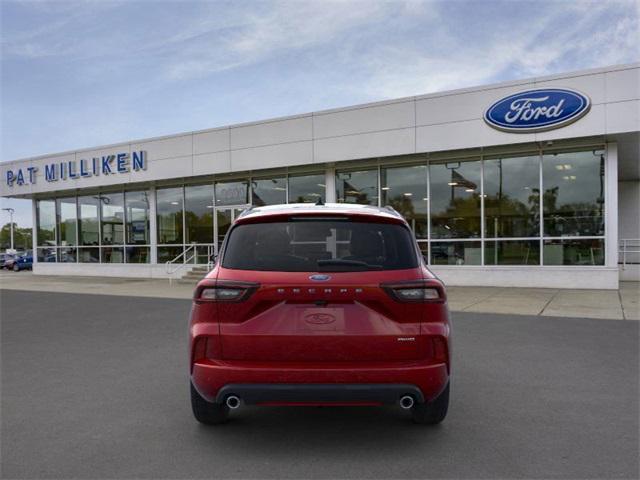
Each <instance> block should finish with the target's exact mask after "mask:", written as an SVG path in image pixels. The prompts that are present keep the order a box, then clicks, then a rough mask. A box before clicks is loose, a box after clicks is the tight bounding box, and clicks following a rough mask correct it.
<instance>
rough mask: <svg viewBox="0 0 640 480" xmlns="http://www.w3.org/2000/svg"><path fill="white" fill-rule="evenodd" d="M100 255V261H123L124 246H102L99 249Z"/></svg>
mask: <svg viewBox="0 0 640 480" xmlns="http://www.w3.org/2000/svg"><path fill="white" fill-rule="evenodd" d="M100 255H101V256H100V261H101V262H102V263H122V262H124V248H122V247H102V248H101V249H100Z"/></svg>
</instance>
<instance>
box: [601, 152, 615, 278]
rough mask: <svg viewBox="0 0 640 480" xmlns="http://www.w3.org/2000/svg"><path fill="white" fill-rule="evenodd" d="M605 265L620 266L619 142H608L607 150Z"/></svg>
mask: <svg viewBox="0 0 640 480" xmlns="http://www.w3.org/2000/svg"><path fill="white" fill-rule="evenodd" d="M604 211H605V222H606V223H605V234H606V239H605V265H606V266H607V267H614V268H617V267H618V144H617V143H615V142H613V143H607V146H606V152H605V201H604Z"/></svg>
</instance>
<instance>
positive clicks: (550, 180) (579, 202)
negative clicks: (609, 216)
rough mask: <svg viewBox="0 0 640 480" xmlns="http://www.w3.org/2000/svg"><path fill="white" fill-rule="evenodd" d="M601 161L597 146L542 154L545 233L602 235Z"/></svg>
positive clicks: (558, 235) (557, 235)
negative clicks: (584, 150)
mask: <svg viewBox="0 0 640 480" xmlns="http://www.w3.org/2000/svg"><path fill="white" fill-rule="evenodd" d="M604 164H605V162H604V154H603V153H602V151H599V150H596V151H587V152H570V153H546V154H544V155H543V158H542V172H543V177H542V180H543V188H544V193H543V197H542V204H543V209H544V213H543V215H544V236H545V237H562V236H598V235H604Z"/></svg>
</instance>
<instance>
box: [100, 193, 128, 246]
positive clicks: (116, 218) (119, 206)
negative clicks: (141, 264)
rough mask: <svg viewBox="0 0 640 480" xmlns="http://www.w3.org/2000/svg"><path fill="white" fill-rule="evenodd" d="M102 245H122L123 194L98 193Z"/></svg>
mask: <svg viewBox="0 0 640 480" xmlns="http://www.w3.org/2000/svg"><path fill="white" fill-rule="evenodd" d="M100 207H101V208H102V212H101V217H100V219H101V222H102V245H122V244H123V243H124V194H123V193H109V194H102V195H100Z"/></svg>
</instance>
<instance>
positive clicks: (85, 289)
mask: <svg viewBox="0 0 640 480" xmlns="http://www.w3.org/2000/svg"><path fill="white" fill-rule="evenodd" d="M0 289H7V290H27V291H33V292H64V293H78V294H83V293H92V294H99V295H124V296H136V297H160V298H182V299H189V298H191V295H192V294H193V285H185V284H179V283H176V282H174V283H173V285H169V281H168V280H147V279H135V278H101V277H67V276H44V275H33V273H31V272H18V273H14V272H7V271H0ZM447 292H448V295H449V306H450V308H451V310H452V311H454V312H481V313H502V314H514V315H542V316H550V317H580V318H603V319H614V320H640V284H639V283H637V282H623V283H621V284H620V290H618V291H616V290H569V289H567V290H564V289H563V290H559V289H550V288H549V289H547V288H499V287H449V288H448V289H447Z"/></svg>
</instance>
